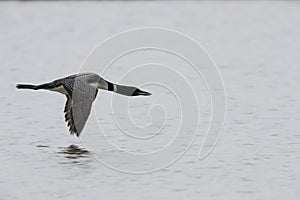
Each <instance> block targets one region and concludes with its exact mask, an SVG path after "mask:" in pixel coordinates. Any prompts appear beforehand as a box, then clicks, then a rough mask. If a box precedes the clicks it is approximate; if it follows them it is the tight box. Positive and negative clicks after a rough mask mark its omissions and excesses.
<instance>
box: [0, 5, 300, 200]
mask: <svg viewBox="0 0 300 200" xmlns="http://www.w3.org/2000/svg"><path fill="white" fill-rule="evenodd" d="M299 8H300V4H299V2H295V1H290V2H268V1H266V2H258V1H254V2H250V1H249V2H248V1H243V2H238V1H228V2H225V1H214V2H194V1H193V2H135V1H133V2H83V3H82V2H59V3H58V2H47V3H44V2H26V3H24V2H1V3H0V64H1V67H0V74H1V78H0V81H1V82H0V90H1V94H0V102H1V104H0V105H1V115H0V163H1V165H0V199H186V198H188V199H251V200H253V199H283V198H285V199H299V198H300V183H299V178H300V170H299V165H300V154H299V151H300V132H299V125H298V121H299V120H300V112H299V98H300V94H299V89H300V84H299V74H300V68H299V63H300V56H299V52H300V41H299V40H300V39H299V35H300V28H299V22H300V12H299ZM144 26H161V27H166V28H172V29H176V30H178V31H181V32H184V33H186V34H188V35H189V36H191V37H193V38H194V39H196V40H197V41H199V42H200V43H201V44H202V45H203V46H204V47H205V48H206V49H207V51H208V52H209V53H210V55H211V57H212V58H213V59H214V61H215V62H216V63H217V65H218V66H219V69H220V71H221V73H222V76H223V79H224V83H225V87H226V92H227V118H226V123H225V127H224V130H223V136H222V138H221V140H220V141H219V143H218V145H217V146H216V148H215V149H214V151H213V153H212V154H211V155H210V156H209V157H207V158H206V159H205V160H202V161H200V160H198V158H197V153H198V150H199V146H200V144H201V140H200V137H197V138H196V140H195V142H194V144H193V145H192V147H191V148H190V149H189V150H188V151H187V152H186V154H185V155H184V156H183V157H182V158H181V159H179V160H178V161H177V162H176V163H175V164H174V165H172V166H170V167H168V168H166V169H163V170H161V171H158V172H155V173H150V174H143V175H132V174H124V173H121V172H118V171H114V170H112V169H109V168H107V167H105V166H103V165H101V164H100V163H99V162H97V161H96V160H94V159H93V158H92V157H91V156H90V154H89V153H88V152H86V151H85V149H83V146H82V145H81V144H80V141H79V140H78V139H77V138H75V137H72V136H70V135H68V131H67V128H66V125H65V123H64V120H63V112H62V111H63V106H64V103H65V97H63V96H62V95H59V94H53V93H49V92H39V93H34V92H20V91H17V90H16V89H15V84H16V83H19V82H32V83H40V82H45V81H50V80H53V79H56V78H58V77H63V76H65V75H68V74H72V73H74V72H77V71H78V67H79V65H80V64H81V62H82V61H83V59H84V58H85V57H86V56H87V54H88V53H89V51H90V50H91V49H92V48H93V47H94V46H95V45H96V44H98V43H99V42H101V41H103V40H104V39H106V38H107V37H109V36H111V35H112V34H116V33H119V32H121V31H124V30H127V29H131V28H137V27H144Z"/></svg>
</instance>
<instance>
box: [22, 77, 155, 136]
mask: <svg viewBox="0 0 300 200" xmlns="http://www.w3.org/2000/svg"><path fill="white" fill-rule="evenodd" d="M17 88H18V89H33V90H40V89H44V90H50V91H55V92H59V93H61V94H64V95H66V97H67V102H66V104H65V109H64V113H65V121H66V122H67V123H68V126H69V127H70V129H69V130H70V133H71V134H76V135H77V136H79V135H80V133H81V131H82V129H83V127H84V125H85V123H86V121H87V119H88V116H89V114H90V111H91V106H92V103H93V102H94V100H95V98H96V97H97V93H98V89H103V90H108V91H112V92H116V93H118V94H122V95H126V96H139V95H144V96H148V95H151V94H150V93H148V92H145V91H142V90H140V89H138V88H136V87H131V86H123V85H117V84H113V83H111V82H109V81H106V80H104V79H103V78H101V77H100V76H99V75H97V74H94V73H80V74H74V75H71V76H67V77H65V78H61V79H57V80H55V81H52V82H50V83H44V84H40V85H28V84H18V85H17Z"/></svg>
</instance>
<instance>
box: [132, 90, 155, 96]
mask: <svg viewBox="0 0 300 200" xmlns="http://www.w3.org/2000/svg"><path fill="white" fill-rule="evenodd" d="M141 95H142V96H150V95H151V93H150V92H146V91H143V90H140V89H136V90H135V91H134V92H133V94H132V95H131V96H141Z"/></svg>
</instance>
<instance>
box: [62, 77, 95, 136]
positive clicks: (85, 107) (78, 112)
mask: <svg viewBox="0 0 300 200" xmlns="http://www.w3.org/2000/svg"><path fill="white" fill-rule="evenodd" d="M66 96H67V102H66V105H65V110H64V113H65V121H66V122H67V123H68V127H69V131H70V134H72V135H73V134H76V136H79V135H80V133H81V131H82V129H83V127H84V125H85V124H86V121H87V119H88V117H89V114H90V112H91V107H92V103H93V102H94V100H95V98H96V96H97V89H96V88H94V87H92V86H90V85H88V84H87V83H85V82H82V81H76V82H75V83H74V85H73V88H72V92H71V93H69V94H67V95H66Z"/></svg>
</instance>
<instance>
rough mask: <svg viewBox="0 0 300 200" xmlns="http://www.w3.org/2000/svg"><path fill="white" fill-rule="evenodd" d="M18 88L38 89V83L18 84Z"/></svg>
mask: <svg viewBox="0 0 300 200" xmlns="http://www.w3.org/2000/svg"><path fill="white" fill-rule="evenodd" d="M16 87H17V88H18V89H32V90H38V89H39V87H38V85H27V84H17V86H16Z"/></svg>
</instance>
